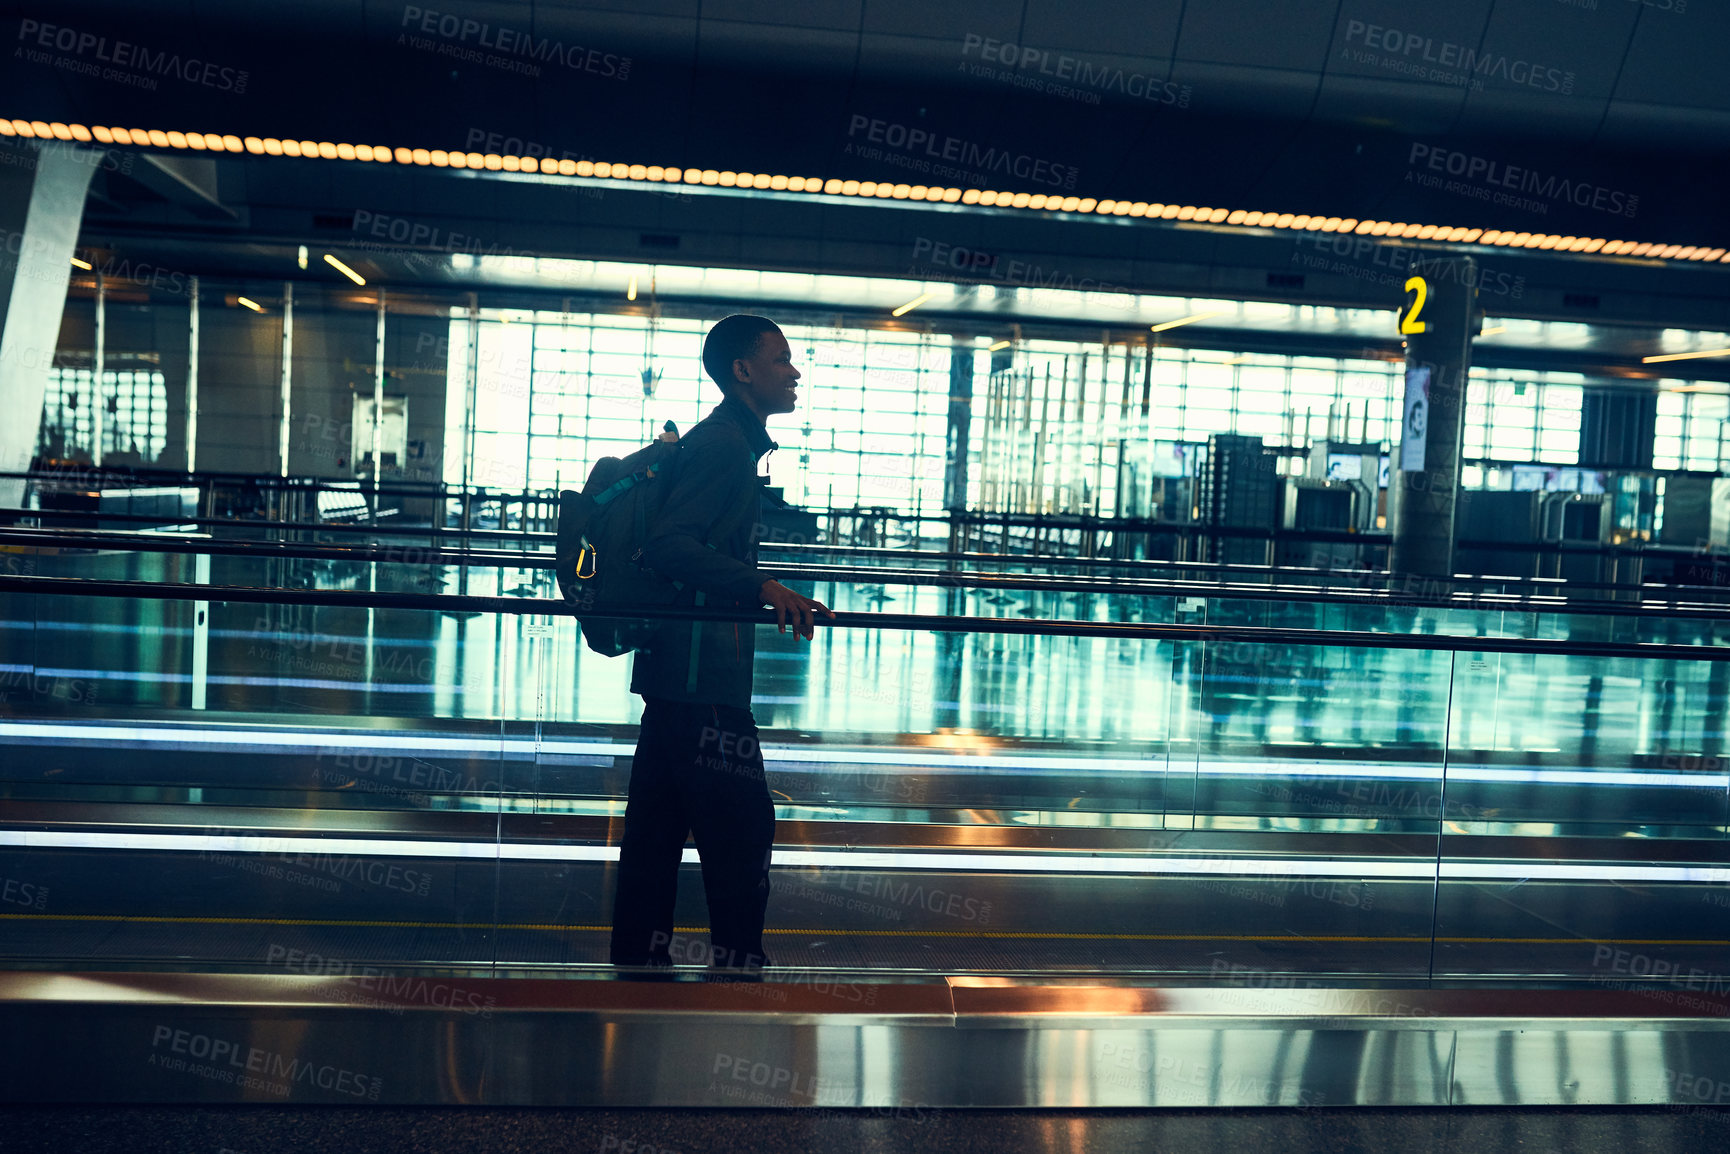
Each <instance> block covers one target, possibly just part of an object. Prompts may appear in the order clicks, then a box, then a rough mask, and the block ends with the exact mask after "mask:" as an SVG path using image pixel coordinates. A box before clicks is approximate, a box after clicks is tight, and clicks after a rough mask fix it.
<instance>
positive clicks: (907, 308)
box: [889, 292, 937, 317]
mask: <svg viewBox="0 0 1730 1154" xmlns="http://www.w3.org/2000/svg"><path fill="white" fill-rule="evenodd" d="M936 295H937V294H936V293H928V292H926V293H920V294H919V295H918V296H916V297H914V298H913V299H912V300H910V301H908V302H907V303H906V304H904V305H902V306H901V307H900V308H898V309H896V310H895V311H894V312H892V313H890V314H889V315H890V316H892V317H899V316H905V315H906V314H908V313H910V312H912V311H913V310H914V309H916V308H918V307H919V306H920V305H922V304H924V303H925V302H926V301H928V300H930V299H931V298H932V297H934V296H936Z"/></svg>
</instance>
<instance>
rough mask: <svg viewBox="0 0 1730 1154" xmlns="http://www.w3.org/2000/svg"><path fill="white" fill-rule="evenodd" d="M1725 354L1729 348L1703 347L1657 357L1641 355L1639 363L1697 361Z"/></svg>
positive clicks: (1729, 353)
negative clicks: (1696, 350)
mask: <svg viewBox="0 0 1730 1154" xmlns="http://www.w3.org/2000/svg"><path fill="white" fill-rule="evenodd" d="M1727 356H1730V349H1705V350H1703V351H1701V352H1698V353H1665V354H1664V355H1663V356H1658V357H1641V358H1640V363H1641V364H1643V365H1655V364H1657V363H1658V362H1659V361H1697V360H1700V359H1702V358H1704V357H1727Z"/></svg>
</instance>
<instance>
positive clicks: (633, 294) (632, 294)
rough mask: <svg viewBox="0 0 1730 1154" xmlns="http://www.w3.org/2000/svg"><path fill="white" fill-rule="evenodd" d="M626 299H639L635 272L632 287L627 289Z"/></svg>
mask: <svg viewBox="0 0 1730 1154" xmlns="http://www.w3.org/2000/svg"><path fill="white" fill-rule="evenodd" d="M625 299H626V300H628V301H634V300H636V299H637V277H636V274H635V273H632V274H631V284H630V287H629V288H627V289H626V290H625Z"/></svg>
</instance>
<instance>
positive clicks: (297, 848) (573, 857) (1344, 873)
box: [0, 830, 1730, 885]
mask: <svg viewBox="0 0 1730 1154" xmlns="http://www.w3.org/2000/svg"><path fill="white" fill-rule="evenodd" d="M0 846H18V847H22V848H27V849H97V850H133V851H142V852H148V853H198V854H220V853H271V854H290V853H317V854H327V855H329V854H342V855H348V856H368V857H403V858H469V859H482V860H485V859H488V858H491V859H494V860H498V861H587V862H616V861H618V860H619V847H618V846H611V845H556V844H546V843H533V842H492V841H478V842H477V841H435V840H430V839H414V840H410V839H394V838H356V837H297V836H281V835H275V834H259V835H257V836H254V835H251V834H234V833H221V834H204V833H108V832H97V831H85V830H0ZM680 860H681V861H682V862H684V863H686V864H688V865H695V864H697V862H698V861H699V860H700V859H699V858H698V856H697V851H696V849H695V848H688V849H686V850H685V851H684V852H683V853H682V854H681V855H680ZM773 864H775V865H778V866H780V867H782V868H783V869H790V868H800V867H803V868H807V869H811V868H831V869H869V870H894V869H902V870H930V871H936V872H946V873H1005V872H1015V873H1039V874H1142V875H1166V876H1173V877H1245V878H1250V879H1254V878H1286V877H1339V878H1408V879H1411V880H1414V881H1430V880H1432V879H1434V878H1437V877H1438V876H1439V877H1440V878H1441V879H1442V880H1444V881H1526V880H1536V881H1595V882H1691V883H1695V884H1708V885H1715V884H1722V883H1724V882H1727V881H1730V867H1727V866H1695V865H1633V864H1621V863H1616V864H1597V863H1586V862H1567V863H1546V862H1528V861H1518V862H1498V861H1444V862H1442V863H1441V864H1440V869H1439V870H1438V868H1437V865H1436V863H1435V862H1433V861H1430V860H1410V859H1408V860H1404V861H1387V860H1379V859H1373V858H1364V859H1357V860H1351V859H1346V860H1323V859H1317V858H1265V857H1241V858H1210V857H1158V856H1142V857H1127V856H1125V857H1116V856H1109V855H1105V856H1102V855H1097V854H1085V855H1084V854H1063V853H1053V854H1047V853H1037V852H1035V853H1025V854H1009V853H933V852H918V851H915V852H901V851H897V850H801V849H778V850H776V851H775V853H774V858H773Z"/></svg>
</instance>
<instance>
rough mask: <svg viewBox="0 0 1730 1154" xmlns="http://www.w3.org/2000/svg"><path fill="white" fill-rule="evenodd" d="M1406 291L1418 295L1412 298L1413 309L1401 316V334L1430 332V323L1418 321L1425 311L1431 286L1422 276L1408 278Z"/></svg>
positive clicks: (1402, 313)
mask: <svg viewBox="0 0 1730 1154" xmlns="http://www.w3.org/2000/svg"><path fill="white" fill-rule="evenodd" d="M1406 291H1407V292H1409V293H1415V294H1417V295H1416V296H1414V297H1413V298H1412V307H1411V308H1408V309H1406V310H1404V311H1403V312H1401V314H1400V334H1401V335H1402V336H1403V335H1405V334H1407V333H1422V332H1428V331H1429V327H1430V326H1429V322H1427V321H1421V320H1419V319H1418V317H1419V316H1421V315H1422V314H1423V311H1424V300H1425V299H1426V298H1427V297H1428V296H1429V295H1430V286H1429V285H1428V284H1427V283H1425V281H1424V278H1423V277H1421V276H1409V277H1407V278H1406Z"/></svg>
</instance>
